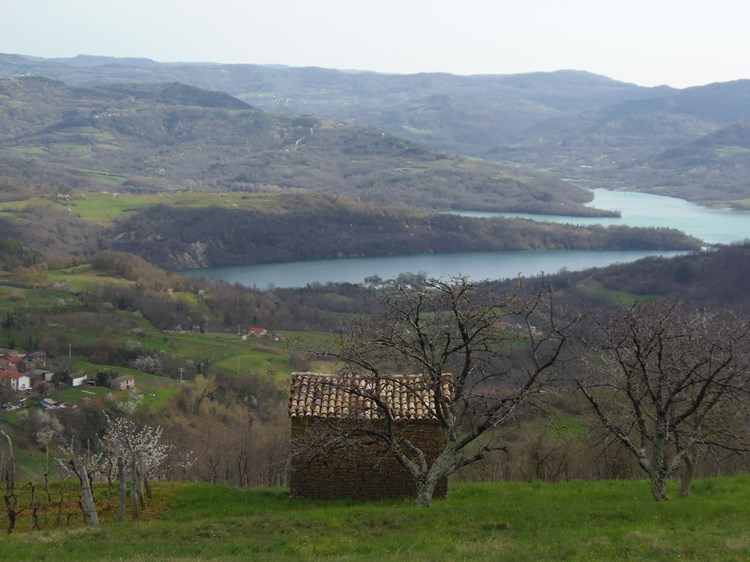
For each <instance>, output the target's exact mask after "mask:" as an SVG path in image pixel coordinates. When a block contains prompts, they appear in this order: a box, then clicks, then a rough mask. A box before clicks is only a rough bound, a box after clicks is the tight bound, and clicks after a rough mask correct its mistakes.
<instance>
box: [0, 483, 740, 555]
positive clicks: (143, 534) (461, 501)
mask: <svg viewBox="0 0 750 562" xmlns="http://www.w3.org/2000/svg"><path fill="white" fill-rule="evenodd" d="M748 487H750V482H748V478H747V477H742V476H738V477H734V478H712V479H706V480H701V481H698V482H696V483H695V486H694V493H693V495H692V496H691V497H690V498H689V499H676V500H674V501H672V502H664V503H662V504H656V503H654V502H651V501H648V499H647V498H646V497H644V496H647V494H648V492H647V483H646V482H643V481H623V480H619V481H605V482H596V483H595V482H581V481H573V482H565V483H559V484H554V485H550V484H543V483H540V482H533V483H527V482H509V483H502V484H489V483H484V484H479V483H473V484H458V485H455V486H454V487H453V488H452V489H451V491H450V493H449V495H448V498H447V499H446V500H442V501H439V502H436V503H435V504H434V505H433V507H432V508H430V509H428V510H425V509H424V508H416V507H413V506H411V505H407V504H406V502H399V501H382V502H369V503H368V502H341V501H337V502H323V501H311V500H307V501H306V500H299V499H290V498H289V497H288V496H287V494H286V492H285V491H282V490H279V489H238V488H228V487H225V486H209V485H206V484H190V483H171V484H166V483H158V484H156V485H155V486H154V490H155V496H154V502H153V503H154V507H153V508H149V510H147V511H146V512H144V514H143V520H141V521H139V522H137V523H125V524H119V525H116V524H113V523H109V522H108V521H107V523H106V524H105V525H104V526H102V528H100V529H91V528H81V527H80V526H78V525H77V524H75V523H74V525H76V526H71V528H65V529H58V530H44V531H42V533H39V532H24V533H15V534H13V535H10V536H8V537H7V538H5V539H4V545H5V548H4V549H3V550H2V552H1V553H0V559H4V560H19V559H23V560H32V559H55V560H75V561H81V560H96V561H100V560H144V559H158V560H206V559H212V560H247V559H263V560H268V561H275V560H302V561H304V560H315V561H317V560H321V559H323V558H328V559H333V560H382V559H384V558H387V559H389V560H394V561H401V560H404V561H409V562H412V561H416V562H422V561H431V560H478V561H482V560H487V561H495V560H578V559H595V560H623V559H627V560H649V561H653V560H674V559H686V560H694V559H714V558H717V559H718V558H720V559H721V560H725V561H735V560H736V561H740V560H746V559H747V557H748V556H750V534H749V533H748V530H747V526H746V525H744V523H745V522H746V521H747V519H748V517H750V509H749V508H748V502H747V499H746V498H747V494H748ZM102 495H104V494H102ZM102 501H103V500H102ZM109 511H110V513H111V512H112V511H113V509H110V510H109ZM113 515H114V514H111V515H110V517H112V516H113ZM0 521H2V519H0ZM582 522H585V523H586V524H581V523H582ZM40 537H41V538H43V539H44V540H40Z"/></svg>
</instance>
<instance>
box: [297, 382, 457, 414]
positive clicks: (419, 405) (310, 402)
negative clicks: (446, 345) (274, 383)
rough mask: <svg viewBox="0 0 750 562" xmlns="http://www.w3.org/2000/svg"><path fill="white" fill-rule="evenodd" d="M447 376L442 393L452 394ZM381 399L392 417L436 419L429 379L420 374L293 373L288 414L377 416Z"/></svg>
mask: <svg viewBox="0 0 750 562" xmlns="http://www.w3.org/2000/svg"><path fill="white" fill-rule="evenodd" d="M451 386H452V380H451V377H450V375H443V383H442V392H443V395H444V396H450V395H451ZM376 396H377V397H378V400H381V401H383V402H384V403H385V404H387V405H388V407H389V408H390V410H391V413H392V415H393V417H394V418H395V419H408V420H424V419H436V416H435V399H434V395H433V391H432V387H431V384H430V380H429V379H428V378H427V377H425V376H423V375H386V376H382V377H380V378H375V377H373V376H371V375H325V374H320V373H292V387H291V391H290V393H289V416H290V417H319V418H344V417H348V416H356V417H359V418H365V419H379V418H380V417H381V416H382V413H381V410H380V409H379V408H378V405H377V404H376V402H375V398H376Z"/></svg>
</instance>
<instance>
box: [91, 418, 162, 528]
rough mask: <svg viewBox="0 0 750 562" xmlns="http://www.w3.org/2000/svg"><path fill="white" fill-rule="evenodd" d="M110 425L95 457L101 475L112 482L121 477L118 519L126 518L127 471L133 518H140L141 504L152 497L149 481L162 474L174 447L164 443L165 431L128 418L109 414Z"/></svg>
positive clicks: (108, 423) (107, 424)
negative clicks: (145, 496) (162, 469)
mask: <svg viewBox="0 0 750 562" xmlns="http://www.w3.org/2000/svg"><path fill="white" fill-rule="evenodd" d="M105 418H106V420H107V421H106V426H105V431H104V435H103V436H102V439H101V445H102V446H101V450H100V451H99V452H98V453H97V454H96V455H95V457H94V466H95V470H96V471H97V473H99V474H102V475H103V476H104V477H106V478H107V481H108V482H110V483H111V482H112V480H113V475H114V474H115V473H116V474H117V479H118V483H119V512H118V519H119V520H120V521H122V520H124V519H125V501H126V496H127V490H126V480H127V476H126V475H127V472H128V470H129V472H130V495H131V501H132V507H133V515H134V516H135V517H137V516H138V511H139V505H140V507H141V508H142V507H144V506H145V498H144V491H145V495H147V496H148V497H150V496H151V488H150V486H149V480H150V479H152V478H155V477H157V476H158V475H159V471H160V469H161V468H162V466H163V464H164V461H165V460H166V458H167V456H168V455H169V452H170V450H171V449H172V445H167V444H165V443H163V442H162V441H161V437H162V428H161V427H149V426H139V425H138V424H136V423H135V422H134V421H132V420H130V419H128V418H113V417H110V416H109V415H107V414H106V413H105Z"/></svg>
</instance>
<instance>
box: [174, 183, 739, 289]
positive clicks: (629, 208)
mask: <svg viewBox="0 0 750 562" xmlns="http://www.w3.org/2000/svg"><path fill="white" fill-rule="evenodd" d="M593 194H594V200H593V201H592V203H591V205H592V206H595V207H599V208H601V209H611V210H618V211H620V212H621V214H622V216H621V217H620V218H581V217H561V216H554V217H553V216H547V215H527V214H510V213H474V212H466V213H461V214H464V215H467V216H475V217H490V216H505V217H520V218H527V219H532V220H544V221H548V222H557V223H569V224H578V225H590V224H602V225H629V226H653V227H671V228H677V229H679V230H682V231H683V232H686V233H688V234H691V235H693V236H696V237H698V238H700V239H702V240H704V241H705V242H708V243H712V244H714V243H722V244H725V243H731V242H736V241H741V240H744V239H746V238H747V237H748V235H749V234H748V233H750V212H747V211H735V210H717V209H709V208H707V207H701V206H700V205H695V204H693V203H689V202H687V201H685V200H682V199H676V198H674V197H663V196H659V195H649V194H644V193H634V192H626V191H611V190H606V189H595V190H593ZM679 253H680V252H643V251H624V250H617V251H612V250H533V251H511V252H465V253H459V254H419V255H410V256H395V257H372V258H341V259H329V260H315V261H304V262H291V263H277V264H260V265H248V266H236V267H215V268H206V269H194V270H189V271H184V272H182V273H186V274H190V275H200V276H202V277H206V278H208V279H216V280H224V281H229V282H231V283H240V284H242V285H246V286H248V287H257V288H259V289H266V288H268V287H304V286H305V285H307V284H310V283H327V282H339V283H361V282H363V281H364V279H365V277H369V276H371V275H375V274H377V275H379V276H380V277H381V278H383V279H392V278H395V277H397V276H398V274H399V273H404V272H412V273H419V272H424V273H426V274H427V275H428V276H430V277H448V276H451V275H458V274H462V275H467V276H468V277H470V278H471V279H472V280H475V281H480V280H484V279H508V278H512V277H516V276H518V275H523V276H525V277H529V276H533V275H539V274H540V273H557V272H558V271H560V270H562V269H563V268H564V269H567V270H569V271H580V270H583V269H588V268H591V267H605V266H607V265H611V264H613V263H627V262H631V261H635V260H638V259H641V258H643V257H646V256H653V255H662V256H669V255H678V254H679Z"/></svg>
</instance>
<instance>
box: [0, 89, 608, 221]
mask: <svg viewBox="0 0 750 562" xmlns="http://www.w3.org/2000/svg"><path fill="white" fill-rule="evenodd" d="M0 164H1V165H2V167H1V169H2V170H3V176H4V177H5V178H6V179H11V180H15V181H24V182H27V183H33V184H37V185H38V184H42V185H49V186H54V187H55V188H56V189H59V188H67V189H68V190H69V189H73V188H75V189H89V190H90V189H97V190H98V189H107V190H111V191H120V192H131V193H143V192H157V191H186V190H196V191H246V192H261V191H262V192H284V191H287V192H289V191H298V190H303V191H307V192H314V193H327V194H337V195H346V196H348V197H350V198H354V199H359V200H362V201H373V202H381V203H385V202H387V203H389V204H400V205H408V206H413V207H423V208H424V207H426V208H439V209H487V210H516V211H519V210H528V211H532V210H533V211H537V212H545V211H547V212H554V211H559V212H562V211H563V210H565V211H566V212H568V214H572V213H576V212H578V213H583V214H591V213H596V211H595V210H591V209H589V208H587V207H583V206H582V203H584V202H586V201H587V200H589V199H590V194H589V193H588V192H586V191H585V190H583V189H581V188H580V187H576V186H573V185H571V184H569V183H565V182H560V181H558V180H556V179H554V178H552V177H551V176H545V175H541V174H531V173H528V172H523V173H522V175H521V174H519V173H517V172H513V171H512V170H509V169H508V168H503V167H499V166H496V165H493V164H490V163H487V162H482V161H477V160H469V159H466V158H461V157H456V156H449V155H446V154H441V153H436V152H431V151H429V150H427V149H425V148H424V147H423V146H421V145H417V144H414V143H412V142H409V141H405V140H402V139H400V138H397V137H394V136H391V135H388V134H386V133H384V132H382V131H376V130H373V129H364V128H360V127H355V126H352V125H347V124H344V123H339V122H334V121H330V120H327V119H323V118H318V117H314V116H299V115H294V116H293V115H282V114H271V113H265V112H263V111H261V110H259V109H256V108H253V107H251V106H249V105H247V104H246V103H244V102H242V101H240V100H238V99H236V98H233V97H231V96H229V95H227V94H224V93H220V92H217V91H207V90H201V89H198V88H194V87H192V86H185V85H182V84H177V83H167V84H152V85H143V84H109V85H102V86H93V87H70V86H66V85H65V84H64V83H62V82H59V81H55V80H51V79H47V78H39V77H24V78H14V79H8V80H2V81H0Z"/></svg>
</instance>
